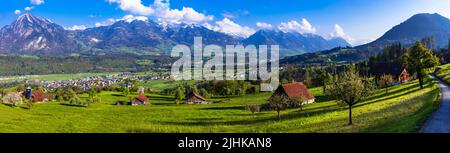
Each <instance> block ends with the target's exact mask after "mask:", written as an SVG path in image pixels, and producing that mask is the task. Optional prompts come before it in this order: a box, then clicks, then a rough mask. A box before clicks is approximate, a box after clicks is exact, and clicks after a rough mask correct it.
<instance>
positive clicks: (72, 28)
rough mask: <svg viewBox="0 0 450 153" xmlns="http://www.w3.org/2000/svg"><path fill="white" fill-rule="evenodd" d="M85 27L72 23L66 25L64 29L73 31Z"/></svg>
mask: <svg viewBox="0 0 450 153" xmlns="http://www.w3.org/2000/svg"><path fill="white" fill-rule="evenodd" d="M86 28H87V27H86V26H84V25H73V26H71V27H66V28H65V29H66V30H71V31H75V30H85V29H86Z"/></svg>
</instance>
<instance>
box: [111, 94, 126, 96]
mask: <svg viewBox="0 0 450 153" xmlns="http://www.w3.org/2000/svg"><path fill="white" fill-rule="evenodd" d="M111 96H114V97H126V96H125V95H122V94H111Z"/></svg>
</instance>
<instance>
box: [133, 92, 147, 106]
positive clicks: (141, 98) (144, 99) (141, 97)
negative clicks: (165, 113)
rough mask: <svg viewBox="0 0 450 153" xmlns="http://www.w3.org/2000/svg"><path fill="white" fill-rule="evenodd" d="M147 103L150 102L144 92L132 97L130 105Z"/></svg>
mask: <svg viewBox="0 0 450 153" xmlns="http://www.w3.org/2000/svg"><path fill="white" fill-rule="evenodd" d="M148 104H150V102H149V100H148V98H147V97H146V96H145V95H144V94H140V95H139V96H137V97H136V98H134V99H133V100H132V101H131V105H133V106H137V105H148Z"/></svg>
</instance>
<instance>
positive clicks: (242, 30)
mask: <svg viewBox="0 0 450 153" xmlns="http://www.w3.org/2000/svg"><path fill="white" fill-rule="evenodd" d="M203 26H204V27H206V28H208V29H210V30H214V31H219V32H222V33H226V34H229V35H232V36H237V37H243V38H247V37H249V36H250V35H252V34H254V33H255V30H254V29H252V28H250V27H247V26H241V25H239V24H237V23H235V22H233V21H231V20H230V19H228V18H224V19H223V20H221V21H217V22H216V24H215V25H214V26H213V25H210V24H208V23H206V24H203Z"/></svg>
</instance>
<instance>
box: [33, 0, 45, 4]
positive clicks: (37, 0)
mask: <svg viewBox="0 0 450 153" xmlns="http://www.w3.org/2000/svg"><path fill="white" fill-rule="evenodd" d="M30 3H31V4H33V5H41V4H44V3H45V1H44V0H30Z"/></svg>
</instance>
